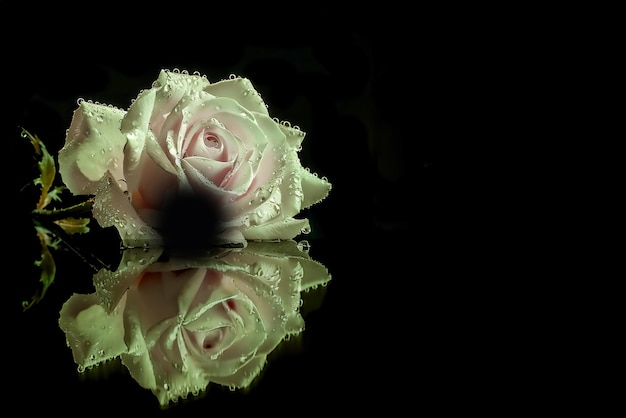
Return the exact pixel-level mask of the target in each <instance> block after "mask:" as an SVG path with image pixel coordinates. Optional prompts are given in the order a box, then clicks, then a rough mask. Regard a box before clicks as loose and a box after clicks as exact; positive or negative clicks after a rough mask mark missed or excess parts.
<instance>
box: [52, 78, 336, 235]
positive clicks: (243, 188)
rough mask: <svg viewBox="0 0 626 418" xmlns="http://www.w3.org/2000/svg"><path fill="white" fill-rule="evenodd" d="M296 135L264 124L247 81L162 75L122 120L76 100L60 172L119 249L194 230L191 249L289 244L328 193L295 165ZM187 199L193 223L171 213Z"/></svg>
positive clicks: (271, 122) (263, 110)
mask: <svg viewBox="0 0 626 418" xmlns="http://www.w3.org/2000/svg"><path fill="white" fill-rule="evenodd" d="M304 135H305V134H304V132H302V131H301V130H300V129H299V128H297V127H295V126H293V127H292V126H291V125H290V124H289V123H287V122H282V123H279V122H278V121H277V119H275V118H272V117H270V115H269V113H268V110H267V106H266V105H265V103H264V101H263V100H262V99H261V97H260V95H259V94H258V92H257V91H256V90H255V88H254V87H253V86H252V84H251V82H250V81H249V80H248V79H246V78H240V77H231V78H229V79H226V80H222V81H219V82H217V83H210V82H209V81H208V80H207V79H206V77H204V76H200V75H195V74H194V75H191V74H188V73H187V72H177V71H165V70H163V71H161V73H160V75H159V77H158V80H156V81H155V82H154V83H153V85H152V87H151V88H150V89H147V90H143V91H141V92H140V94H139V95H138V97H137V98H136V100H134V101H133V103H132V104H131V105H130V107H129V108H128V111H124V110H121V109H118V108H115V107H112V106H108V105H102V104H99V103H93V102H90V101H85V100H82V101H80V102H79V107H78V108H77V109H76V110H75V112H74V115H73V118H72V121H71V125H70V127H69V129H68V131H67V136H66V140H65V144H64V146H63V148H62V149H61V150H60V152H59V171H60V173H61V176H62V179H63V181H64V183H65V184H66V186H67V187H68V188H69V190H70V191H71V192H72V193H74V194H94V195H95V203H94V210H93V215H94V218H96V219H97V221H98V222H99V223H100V224H101V225H102V226H115V227H116V228H117V229H118V231H119V232H120V235H121V237H122V240H123V243H124V244H125V245H127V246H134V245H137V244H138V243H139V244H141V243H143V242H145V241H146V240H150V239H154V240H160V239H163V238H164V236H165V238H168V237H169V236H167V232H168V231H183V232H182V233H183V235H184V236H185V237H189V236H190V235H191V234H192V233H194V231H200V232H198V234H200V233H203V235H202V236H200V237H199V241H200V244H203V243H205V241H212V242H229V243H243V244H244V245H245V243H246V242H247V240H262V239H292V238H294V237H295V236H297V235H298V234H300V233H301V232H303V231H307V230H309V228H310V227H309V222H308V220H307V219H296V218H295V217H296V216H297V215H298V214H299V213H300V212H301V211H302V209H305V208H307V207H309V206H311V205H313V204H314V203H317V202H319V201H321V200H322V199H324V198H325V197H326V196H327V194H328V192H329V190H330V188H331V184H330V183H329V182H328V181H327V180H326V179H325V178H318V176H316V175H314V174H312V173H311V172H310V171H309V170H307V169H305V168H304V167H303V166H302V165H301V163H300V160H299V157H298V149H299V147H300V145H301V142H302V140H303V139H304ZM189 197H192V198H193V202H194V206H198V207H199V210H198V211H197V212H198V213H200V215H195V214H194V213H193V211H190V210H182V211H178V210H175V209H172V208H178V207H179V206H183V207H187V206H186V205H181V204H179V202H178V199H181V198H185V199H186V198H189ZM203 214H207V215H203ZM215 219H217V220H218V221H217V222H216V221H215ZM213 232H214V233H213ZM175 242H176V243H180V241H175Z"/></svg>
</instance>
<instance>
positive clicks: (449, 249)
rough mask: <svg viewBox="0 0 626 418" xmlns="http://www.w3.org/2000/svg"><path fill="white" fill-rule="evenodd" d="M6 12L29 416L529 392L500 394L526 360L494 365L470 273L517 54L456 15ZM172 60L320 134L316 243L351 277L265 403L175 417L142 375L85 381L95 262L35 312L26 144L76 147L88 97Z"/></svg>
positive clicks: (11, 219)
mask: <svg viewBox="0 0 626 418" xmlns="http://www.w3.org/2000/svg"><path fill="white" fill-rule="evenodd" d="M0 5H2V6H3V9H2V11H3V12H5V13H4V14H3V15H2V19H3V21H4V22H5V23H8V22H9V21H11V20H13V19H15V20H16V21H18V22H20V23H19V24H18V25H17V26H16V27H13V29H8V26H7V25H5V29H3V33H2V42H3V46H4V48H3V54H4V61H3V64H2V67H3V68H2V71H3V74H2V80H3V83H4V86H3V91H5V92H6V96H5V105H6V106H7V107H6V108H5V109H4V110H3V118H5V117H6V118H7V119H6V120H4V122H3V123H2V140H3V141H4V149H5V152H6V154H5V155H7V156H8V157H7V159H8V160H9V161H10V162H11V164H10V165H6V166H3V170H4V171H5V174H6V175H5V176H3V178H5V179H10V182H9V185H8V186H7V189H5V192H4V193H5V194H4V195H5V196H8V197H7V198H6V199H5V200H3V202H4V203H3V206H4V208H5V210H8V211H10V213H11V215H9V216H5V220H7V224H10V226H9V225H7V227H8V228H10V231H11V232H10V237H7V238H6V239H5V245H6V248H7V252H6V253H5V256H6V257H7V259H8V262H9V263H10V264H11V265H12V266H13V267H12V270H11V273H6V274H3V277H4V280H5V283H7V287H6V289H9V290H8V291H6V292H3V300H2V304H3V305H4V308H5V309H8V311H9V314H8V315H9V318H10V323H11V332H10V333H7V334H5V337H4V346H5V347H4V350H5V352H6V353H7V354H6V355H5V361H6V362H7V363H10V364H14V365H15V366H14V367H12V368H10V371H9V372H8V375H5V376H4V381H5V383H6V384H8V385H9V386H10V389H9V391H10V396H9V397H8V400H7V402H9V403H16V404H19V406H20V407H21V408H23V409H22V410H23V411H24V412H27V411H29V410H35V411H37V412H43V411H46V412H53V411H54V412H56V411H61V412H63V411H64V412H67V413H70V414H71V415H73V414H82V413H84V411H85V410H88V411H90V412H96V411H97V412H104V413H107V412H114V411H123V412H124V411H143V412H144V413H146V414H148V413H155V415H160V414H164V415H168V414H169V415H184V414H185V413H189V412H200V411H202V412H205V413H207V414H212V413H215V412H216V411H218V412H219V413H222V412H231V413H232V412H235V413H237V414H239V413H240V412H242V413H245V412H252V411H262V412H263V413H266V412H267V413H270V414H272V413H276V414H279V415H291V414H292V413H297V414H301V413H306V412H324V411H329V410H330V409H333V408H337V407H339V408H341V409H342V410H346V411H349V410H352V409H353V408H354V409H355V410H356V408H359V409H360V408H365V409H368V408H383V409H382V410H383V411H385V412H386V413H390V414H391V413H404V412H403V411H405V410H404V409H403V408H406V407H407V406H409V407H411V408H415V409H418V410H419V409H420V408H426V407H427V406H429V407H433V406H434V407H436V408H438V409H439V410H441V411H446V410H451V409H457V408H461V409H468V408H469V409H472V410H482V409H483V408H492V407H494V405H495V404H496V403H498V402H496V401H494V397H495V394H498V398H499V399H500V401H501V400H502V399H503V398H507V397H508V396H509V395H510V394H509V393H508V389H507V385H501V384H500V383H501V382H503V381H505V380H506V377H505V376H508V375H509V373H510V372H511V367H512V366H510V365H508V363H507V365H502V366H501V367H493V364H494V359H500V358H501V356H502V354H501V353H502V347H501V346H499V345H498V344H503V343H502V342H500V343H496V344H495V345H494V344H493V340H492V338H493V336H486V335H485V333H484V330H483V327H484V325H483V323H482V322H481V321H482V319H483V318H485V317H486V316H487V315H488V313H487V312H485V307H484V305H482V304H481V301H482V298H483V297H484V296H483V294H482V292H481V291H482V288H481V286H483V285H484V284H481V280H480V277H481V276H480V275H481V273H484V272H483V271H481V270H480V269H474V270H472V271H473V273H471V274H470V273H468V271H469V270H470V267H469V263H476V260H471V259H470V257H468V256H467V255H466V254H467V252H469V251H470V249H473V250H475V249H476V246H480V245H481V244H480V238H481V236H480V233H477V231H480V225H477V224H476V223H479V222H480V221H479V220H478V219H474V218H473V217H472V214H473V213H474V210H475V205H476V204H477V201H478V200H479V197H478V196H479V192H478V191H477V189H478V185H476V184H475V183H473V179H474V178H475V176H474V172H473V171H472V170H473V169H474V168H476V167H477V166H478V165H477V163H476V161H477V160H476V159H475V155H476V154H477V153H478V154H480V152H481V146H480V145H479V144H480V142H481V141H480V138H481V137H485V136H489V135H490V134H491V130H493V129H495V128H494V126H493V125H492V126H490V127H489V128H485V127H483V126H482V125H481V123H482V120H483V118H484V113H486V112H494V111H495V110H494V108H497V107H498V106H497V105H494V103H493V102H492V103H490V104H489V105H483V102H482V101H483V100H485V98H487V97H488V98H489V99H490V100H495V97H496V96H497V95H498V94H501V92H499V91H498V89H493V88H491V87H490V88H487V87H485V82H484V81H485V79H486V78H489V76H493V77H494V78H498V79H500V78H501V77H502V78H506V77H503V76H502V75H498V74H502V72H499V71H503V70H505V69H506V66H507V63H504V62H502V61H500V60H494V59H493V56H494V54H496V55H497V54H498V52H499V51H501V49H499V48H497V47H492V46H489V47H487V46H486V45H485V42H484V39H485V38H483V36H484V35H485V34H483V33H482V30H481V28H480V27H475V26H473V25H471V24H468V23H467V22H465V23H464V24H463V25H462V26H459V25H457V24H456V23H459V22H463V19H462V18H460V17H457V18H456V19H457V20H455V22H454V23H453V22H449V21H448V20H447V19H448V18H447V17H445V16H448V17H449V15H447V14H444V15H442V17H440V19H439V20H437V22H438V23H437V24H435V23H434V22H430V23H429V24H428V26H427V28H428V29H426V28H425V27H424V26H423V25H422V26H420V25H418V22H419V23H422V20H424V21H428V19H427V18H420V19H417V21H413V20H411V19H408V20H407V21H402V22H400V21H398V20H397V17H396V16H394V20H393V21H394V22H397V25H396V26H394V27H393V29H391V30H389V29H383V28H382V27H381V26H380V25H379V24H377V23H379V21H378V20H375V19H374V18H372V24H371V25H369V26H367V25H366V28H365V30H363V29H360V30H345V31H338V30H335V31H330V28H325V27H324V23H322V22H321V21H317V23H316V24H315V25H311V26H308V25H302V26H299V24H298V18H297V16H286V17H283V18H281V19H279V21H280V22H281V23H282V25H281V29H282V30H280V31H276V32H273V31H271V30H269V29H267V27H268V25H267V24H261V23H262V22H263V20H262V19H261V18H259V17H256V16H254V14H248V15H245V14H244V15H243V16H239V17H237V18H236V19H235V20H236V22H237V23H240V24H246V25H253V26H256V27H257V28H258V31H252V32H245V33H240V32H239V31H238V28H234V27H233V26H231V25H227V26H217V25H216V26H213V25H212V24H211V21H212V20H214V19H218V20H219V19H220V18H219V15H218V16H216V15H215V13H214V11H213V10H211V9H210V8H209V7H207V8H206V10H204V9H202V10H204V11H203V13H201V15H202V17H203V19H202V23H201V24H200V23H198V22H195V23H191V22H190V19H192V20H193V19H194V16H190V15H189V12H187V13H185V19H181V18H180V17H179V18H174V16H169V15H168V14H167V13H165V12H164V11H159V12H158V16H160V17H158V18H157V16H154V13H155V12H156V11H151V12H150V13H146V15H145V16H133V17H128V16H120V15H116V14H115V13H113V14H112V15H114V16H117V17H118V19H114V20H110V21H108V23H107V24H106V25H105V24H103V23H102V22H101V21H99V20H98V24H97V25H96V24H95V21H94V20H92V18H93V15H91V14H90V13H87V14H85V15H82V14H81V15H80V16H77V18H76V19H73V18H72V19H68V16H69V15H65V13H66V11H64V10H58V9H54V8H51V9H50V10H42V9H37V15H38V16H39V17H37V18H36V19H35V18H34V17H33V15H32V14H31V13H30V12H29V11H28V10H26V9H27V7H24V4H22V5H12V6H11V7H12V8H11V7H9V4H8V3H7V2H1V3H0ZM110 11H111V10H110V9H109V12H110ZM47 12H49V13H50V15H47V14H46V13H47ZM191 14H192V15H193V13H191ZM60 16H61V17H60ZM381 18H383V17H381ZM171 19H173V20H174V21H176V24H173V23H172V22H171V21H170V20H171ZM234 26H237V25H234ZM190 27H191V28H193V32H190V31H189V28H190ZM271 27H275V24H269V28H271ZM313 29H315V30H313ZM233 33H234V34H233ZM229 34H230V35H229ZM162 68H165V69H174V68H178V69H180V70H188V71H189V72H194V71H199V72H200V73H202V74H205V75H207V77H208V78H209V80H210V81H217V80H220V79H223V78H227V77H228V76H229V74H231V73H233V74H236V75H240V76H244V77H248V78H249V79H250V80H251V81H252V83H253V84H254V86H255V87H256V88H257V90H258V91H259V93H260V94H261V96H262V97H263V99H264V100H265V102H266V103H267V104H268V105H269V111H270V114H271V115H272V116H276V117H278V118H279V119H281V120H288V121H290V122H291V123H292V124H296V125H299V126H300V127H301V129H302V130H304V131H305V132H306V134H307V136H306V138H305V140H304V143H303V149H302V151H301V154H300V156H301V161H302V164H303V165H304V166H305V167H309V168H310V169H311V170H312V171H313V172H316V173H318V174H319V175H320V176H326V177H327V178H328V179H329V181H330V182H331V183H332V184H333V189H332V190H331V192H330V195H329V196H328V197H327V198H326V199H325V200H324V201H322V202H320V203H319V204H317V205H315V206H313V207H312V208H310V209H309V210H306V211H305V212H304V213H303V216H306V217H308V218H309V219H310V221H311V226H312V232H311V234H310V235H309V236H306V237H302V236H301V237H299V238H306V239H308V240H309V241H310V242H311V244H312V247H311V250H310V255H311V257H312V258H313V259H315V260H317V261H319V262H321V263H322V264H324V265H325V266H326V267H327V268H328V270H329V272H330V273H331V275H332V280H331V282H330V284H329V285H328V286H327V287H326V288H325V293H324V294H323V298H322V299H321V304H320V305H319V306H318V307H317V308H316V309H314V310H312V311H310V312H306V316H305V321H306V330H305V332H304V333H303V335H302V337H301V338H300V339H298V340H297V341H298V342H299V346H298V347H294V346H290V348H289V349H284V350H279V353H278V355H277V356H275V358H273V359H272V360H271V361H270V362H269V364H268V366H267V367H266V369H265V371H264V373H263V374H262V377H261V379H259V381H258V383H257V384H256V385H255V386H254V387H253V389H252V390H251V391H250V392H249V393H240V392H230V391H228V389H221V388H219V387H215V388H211V389H210V390H209V391H208V392H207V394H206V396H204V397H202V398H201V399H198V400H193V401H189V402H182V403H180V404H178V405H176V406H174V407H172V408H169V409H167V410H164V411H161V410H160V409H159V406H158V403H157V401H156V398H155V397H154V396H153V395H152V393H151V392H149V391H147V390H144V389H142V388H140V387H139V386H138V385H137V384H136V383H135V382H134V381H133V380H132V378H130V376H129V375H128V374H127V373H126V372H125V370H124V369H123V367H119V366H118V367H116V366H115V365H111V366H110V367H106V368H102V369H100V372H99V373H92V376H91V378H87V379H84V378H80V377H79V375H78V373H77V372H76V368H75V365H74V363H73V360H72V357H71V352H70V349H69V348H67V347H66V346H65V341H64V335H63V333H62V331H61V330H60V329H59V328H58V325H57V319H58V311H59V309H60V307H61V304H62V303H63V302H64V301H65V300H66V299H67V298H68V297H69V296H70V295H71V293H72V292H77V293H90V292H91V289H90V281H89V279H90V277H91V274H92V271H91V270H90V269H89V267H88V266H87V265H86V264H85V263H83V262H82V261H81V260H80V259H78V258H77V257H76V256H75V255H74V254H72V253H67V252H65V253H64V252H57V253H55V258H56V259H57V262H58V272H57V277H56V281H55V283H54V284H53V285H52V286H51V288H50V289H49V291H48V294H47V296H46V297H45V298H44V300H43V301H42V302H41V303H39V304H38V305H36V306H34V307H33V308H32V309H31V310H29V311H26V312H22V311H21V304H20V302H21V301H22V300H24V299H28V298H29V297H30V295H31V294H32V292H33V291H34V289H35V288H36V287H37V278H38V270H37V269H36V268H35V266H34V265H33V262H34V260H35V259H37V258H38V257H39V253H38V243H37V240H36V237H35V235H34V230H33V228H32V222H31V219H30V214H29V212H30V210H31V208H32V207H33V206H34V203H35V200H34V199H36V188H35V187H34V186H33V185H32V183H31V182H32V179H33V178H34V177H35V176H36V175H37V168H36V165H35V160H34V158H33V157H34V154H33V152H32V151H33V150H32V147H31V146H30V144H29V143H28V141H27V140H25V139H23V138H21V137H20V135H19V132H20V128H19V127H20V126H23V127H24V128H26V129H28V130H29V131H30V132H31V133H34V134H36V135H38V136H39V137H40V138H41V139H42V140H43V141H44V142H45V144H46V145H47V146H48V149H49V150H50V151H51V152H56V151H58V149H60V147H61V146H62V144H63V141H64V138H65V130H66V129H67V128H68V127H69V123H70V120H71V116H72V112H73V110H74V109H75V107H76V101H77V99H78V98H84V99H92V100H94V101H99V102H102V103H108V104H112V105H115V106H118V107H121V108H127V107H128V106H129V104H130V102H131V100H132V99H133V98H135V97H136V96H137V94H138V92H139V90H141V89H144V88H149V87H150V85H151V83H152V81H154V80H155V79H156V77H157V76H158V73H159V70H160V69H162ZM492 81H493V79H492ZM496 84H497V83H496ZM477 98H479V99H477ZM490 114H491V115H493V113H490ZM479 168H484V166H479ZM487 210H494V209H493V207H492V208H488V209H487ZM473 222H476V223H473ZM468 224H469V225H468ZM466 229H469V230H471V231H472V235H468V234H467V233H466ZM99 233H100V235H98V239H97V242H91V243H90V245H93V247H90V248H93V251H94V252H95V253H97V254H98V255H99V256H101V257H103V258H105V259H107V258H111V259H115V257H116V255H117V254H116V252H115V251H113V253H111V251H110V248H111V247H110V246H111V245H116V244H117V241H116V236H115V235H114V234H112V233H111V231H99ZM105 246H106V248H105ZM478 252H479V251H478ZM483 256H484V254H483ZM470 277H471V278H473V280H472V279H470ZM477 277H478V280H477V279H476V278H477ZM477 296H478V297H477ZM492 331H494V330H492ZM494 332H499V330H497V329H496V330H495V331H494ZM487 341H489V343H487ZM294 345H295V344H294ZM495 361H496V362H497V360H495ZM516 367H517V366H515V368H516ZM400 405H403V406H402V407H400ZM81 411H82V412H81Z"/></svg>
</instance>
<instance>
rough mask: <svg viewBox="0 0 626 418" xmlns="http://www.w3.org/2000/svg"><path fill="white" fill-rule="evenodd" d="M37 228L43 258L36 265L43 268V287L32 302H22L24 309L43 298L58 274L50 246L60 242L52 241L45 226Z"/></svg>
mask: <svg viewBox="0 0 626 418" xmlns="http://www.w3.org/2000/svg"><path fill="white" fill-rule="evenodd" d="M36 229H37V236H38V237H39V241H40V242H41V258H40V259H39V260H37V261H35V265H36V266H37V267H39V268H40V269H41V276H40V278H39V282H40V283H41V289H40V290H38V291H36V292H35V294H34V295H33V297H32V299H31V300H30V302H27V301H24V302H22V306H23V308H24V310H27V309H28V308H30V307H32V306H33V305H34V304H36V303H38V302H39V301H41V299H43V297H44V296H45V294H46V291H47V290H48V287H50V285H51V284H52V282H53V281H54V276H55V275H56V264H55V262H54V258H53V257H52V253H51V252H50V250H49V248H56V247H57V244H58V242H52V241H51V240H50V236H49V235H48V231H47V230H46V229H45V228H41V227H36Z"/></svg>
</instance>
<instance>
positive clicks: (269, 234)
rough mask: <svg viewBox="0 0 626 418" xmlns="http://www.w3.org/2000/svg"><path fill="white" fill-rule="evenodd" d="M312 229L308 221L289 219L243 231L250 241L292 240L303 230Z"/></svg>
mask: <svg viewBox="0 0 626 418" xmlns="http://www.w3.org/2000/svg"><path fill="white" fill-rule="evenodd" d="M309 227H310V225H309V220H308V219H294V218H287V219H282V220H279V221H275V222H271V223H267V224H263V225H257V226H250V227H248V228H246V229H244V231H243V235H244V237H246V238H247V239H249V240H263V239H268V240H272V239H292V238H294V237H296V236H297V235H300V234H301V232H302V230H303V229H308V228H309Z"/></svg>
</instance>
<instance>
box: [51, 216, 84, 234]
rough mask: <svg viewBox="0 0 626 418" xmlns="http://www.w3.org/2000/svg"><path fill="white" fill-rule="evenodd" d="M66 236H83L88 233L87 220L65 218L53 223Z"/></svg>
mask: <svg viewBox="0 0 626 418" xmlns="http://www.w3.org/2000/svg"><path fill="white" fill-rule="evenodd" d="M54 223H55V224H57V225H59V226H60V227H61V228H63V230H64V231H65V232H67V233H68V234H85V233H87V232H89V227H88V226H87V225H89V219H88V218H78V219H77V218H65V219H60V220H58V221H54Z"/></svg>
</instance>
